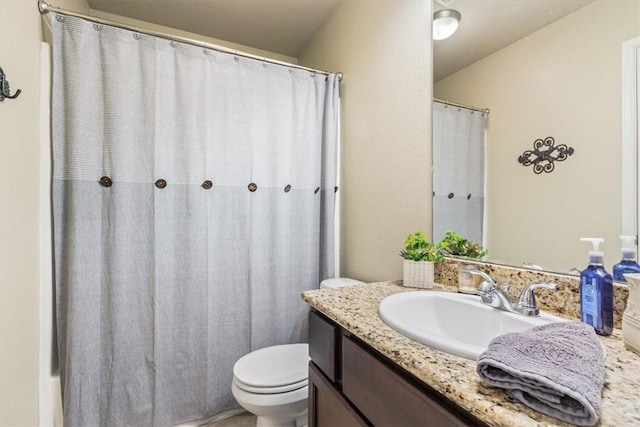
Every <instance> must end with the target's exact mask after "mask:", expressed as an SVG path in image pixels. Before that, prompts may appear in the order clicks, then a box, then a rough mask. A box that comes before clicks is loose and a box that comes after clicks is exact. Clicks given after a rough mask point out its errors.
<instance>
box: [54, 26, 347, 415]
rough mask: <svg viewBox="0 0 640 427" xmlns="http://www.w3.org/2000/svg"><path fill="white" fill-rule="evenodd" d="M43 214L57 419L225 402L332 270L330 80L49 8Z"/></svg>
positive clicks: (294, 338)
mask: <svg viewBox="0 0 640 427" xmlns="http://www.w3.org/2000/svg"><path fill="white" fill-rule="evenodd" d="M52 26H53V94H52V99H53V105H52V109H53V110H52V128H53V162H54V164H53V184H52V186H53V211H54V246H55V248H54V251H55V283H56V304H57V306H56V308H57V324H58V348H59V356H60V368H61V380H62V387H63V406H64V416H65V420H66V423H67V424H68V425H78V426H89V425H96V426H97V425H114V426H124V425H171V424H175V423H178V422H183V421H187V420H192V419H198V418H204V417H207V416H210V415H213V414H215V413H217V412H220V411H223V410H226V409H230V408H233V407H237V404H236V403H235V401H234V400H233V397H232V395H231V393H230V387H231V379H232V367H233V364H234V362H235V361H236V360H237V359H238V358H239V357H241V356H242V355H243V354H246V353H248V352H249V351H252V350H254V349H257V348H261V347H264V346H268V345H274V344H283V343H290V342H300V341H303V340H304V339H305V336H306V329H305V328H306V326H305V319H306V312H307V308H306V306H305V304H304V303H303V302H302V300H301V299H300V293H301V292H302V291H304V290H306V289H312V288H316V287H317V286H318V283H319V281H320V280H321V279H323V278H326V277H330V276H332V275H333V249H334V248H333V235H334V230H333V228H334V227H333V218H334V197H335V195H334V187H335V185H336V145H337V144H336V140H337V132H338V117H337V107H338V79H337V78H336V76H335V75H334V74H330V75H328V76H326V75H324V74H320V73H315V74H314V73H311V72H309V71H305V70H301V69H294V68H289V67H285V66H279V65H275V64H269V63H266V62H264V61H259V60H253V59H248V58H244V57H238V56H234V55H233V54H225V53H220V52H216V51H213V50H209V49H206V48H202V47H197V46H194V45H190V44H183V43H177V42H173V41H170V40H165V39H162V38H157V37H153V36H149V35H145V34H138V33H136V32H132V31H127V30H123V29H119V28H115V27H111V26H107V25H102V24H96V23H92V22H89V21H85V20H83V19H80V18H75V17H69V16H64V15H59V14H56V15H54V19H52Z"/></svg>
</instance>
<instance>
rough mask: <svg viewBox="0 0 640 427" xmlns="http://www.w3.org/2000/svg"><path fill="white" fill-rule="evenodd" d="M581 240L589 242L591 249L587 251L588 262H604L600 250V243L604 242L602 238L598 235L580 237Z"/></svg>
mask: <svg viewBox="0 0 640 427" xmlns="http://www.w3.org/2000/svg"><path fill="white" fill-rule="evenodd" d="M580 240H581V241H583V242H591V244H592V245H593V250H592V251H589V264H602V263H603V262H604V253H602V252H601V251H600V243H604V239H602V238H600V237H581V238H580Z"/></svg>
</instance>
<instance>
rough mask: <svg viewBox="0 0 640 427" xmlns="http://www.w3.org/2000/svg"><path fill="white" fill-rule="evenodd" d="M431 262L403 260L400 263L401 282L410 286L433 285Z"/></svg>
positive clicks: (423, 286) (426, 287) (424, 286)
mask: <svg viewBox="0 0 640 427" xmlns="http://www.w3.org/2000/svg"><path fill="white" fill-rule="evenodd" d="M433 283H434V281H433V262H431V261H411V260H408V259H405V260H404V264H403V265H402V284H403V285H404V286H407V287H410V288H425V289H430V288H432V287H433Z"/></svg>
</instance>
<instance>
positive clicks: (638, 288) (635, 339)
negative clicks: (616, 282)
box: [622, 273, 640, 354]
mask: <svg viewBox="0 0 640 427" xmlns="http://www.w3.org/2000/svg"><path fill="white" fill-rule="evenodd" d="M624 277H625V279H627V283H628V284H629V299H627V309H626V310H625V311H624V314H623V315H622V340H623V341H624V344H625V346H626V347H627V348H628V349H629V350H633V351H635V352H636V353H638V354H640V273H635V274H625V275H624Z"/></svg>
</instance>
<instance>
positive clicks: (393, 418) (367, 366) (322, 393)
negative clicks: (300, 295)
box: [309, 310, 485, 427]
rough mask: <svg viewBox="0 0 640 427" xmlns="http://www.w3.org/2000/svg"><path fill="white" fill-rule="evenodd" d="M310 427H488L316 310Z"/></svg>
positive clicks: (311, 337)
mask: <svg viewBox="0 0 640 427" xmlns="http://www.w3.org/2000/svg"><path fill="white" fill-rule="evenodd" d="M309 355H310V357H311V362H309V427H342V426H345V427H352V426H353V427H356V426H376V427H378V426H379V427H386V426H389V427H405V426H406V427H413V426H447V427H448V426H452V427H455V426H471V425H473V426H477V425H485V424H484V423H482V422H481V421H480V420H478V419H476V418H475V417H474V416H472V415H471V414H469V413H468V412H466V411H464V410H462V409H461V408H459V407H457V406H456V405H455V403H453V402H451V401H449V400H448V399H446V398H445V397H444V396H442V395H440V394H439V393H437V392H436V391H434V390H432V389H430V388H429V387H428V386H427V385H425V384H423V383H421V382H419V381H418V380H416V379H415V378H411V376H410V375H409V374H408V373H406V372H404V371H402V370H401V369H400V368H398V367H397V366H394V365H393V364H392V363H391V362H390V361H389V360H386V359H385V357H384V356H382V355H381V354H379V353H378V352H377V351H376V350H374V349H373V348H371V347H369V346H368V345H366V344H364V343H363V342H361V341H359V340H358V339H357V338H356V337H354V336H352V335H351V334H349V333H348V332H347V331H345V330H344V329H342V328H341V327H340V326H339V325H337V324H335V323H334V322H333V321H331V320H330V319H328V318H326V317H325V316H324V315H322V314H320V313H319V312H317V311H315V310H312V311H311V312H310V314H309Z"/></svg>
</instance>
